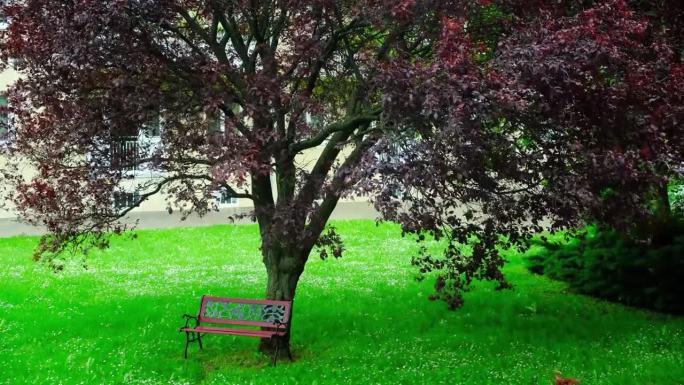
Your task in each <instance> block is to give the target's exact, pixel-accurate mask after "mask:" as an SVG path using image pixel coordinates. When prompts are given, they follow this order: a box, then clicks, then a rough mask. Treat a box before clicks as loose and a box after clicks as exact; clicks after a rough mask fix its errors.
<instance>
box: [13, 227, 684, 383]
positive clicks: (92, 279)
mask: <svg viewBox="0 0 684 385" xmlns="http://www.w3.org/2000/svg"><path fill="white" fill-rule="evenodd" d="M338 226H339V228H340V230H341V232H342V234H343V235H344V236H345V239H346V240H347V244H348V252H347V255H346V256H345V258H344V259H343V260H339V261H320V260H318V259H317V258H312V259H311V261H310V262H309V265H308V266H307V269H306V271H305V273H304V276H303V277H302V281H301V284H300V287H299V289H298V296H297V300H296V304H295V307H294V312H295V319H294V336H293V344H294V349H295V355H296V358H297V362H295V363H294V364H291V365H289V364H283V365H279V366H278V367H277V368H272V367H269V366H268V360H267V359H266V358H264V357H262V356H260V355H258V354H256V353H254V351H255V347H256V343H257V341H256V340H255V339H252V338H235V337H230V336H207V337H206V338H205V350H204V351H203V352H197V349H196V347H191V350H190V358H189V359H188V360H183V358H182V356H181V355H182V348H183V342H184V336H182V335H180V334H178V333H177V328H178V327H179V326H180V325H181V319H180V315H181V314H182V313H186V312H191V313H192V312H196V311H197V306H198V302H199V297H200V296H201V295H202V294H214V295H224V296H228V295H230V296H244V297H260V296H261V295H262V294H263V287H264V278H265V275H264V270H263V267H262V265H261V263H260V260H259V257H258V251H257V237H256V235H257V229H256V227H254V226H242V227H234V226H217V227H211V228H192V229H180V230H163V231H141V232H140V233H139V234H140V237H139V239H138V240H135V241H131V240H123V239H122V240H117V241H115V242H114V243H113V247H112V248H111V249H109V250H107V251H104V252H99V253H97V254H96V255H94V256H93V257H92V258H91V259H90V261H89V264H90V269H89V270H87V271H83V270H79V269H76V268H70V269H67V271H66V272H64V273H62V274H58V275H55V274H53V273H51V272H49V271H47V269H46V268H45V267H43V266H41V265H39V264H35V263H33V262H31V261H30V255H31V251H32V247H33V246H34V244H35V242H36V239H35V238H12V239H3V240H0V264H1V266H2V268H1V269H0V353H1V356H0V384H11V385H21V384H32V385H38V384H50V385H57V384H160V385H161V384H164V385H166V384H250V383H254V384H279V383H302V384H313V383H318V384H327V383H350V384H351V383H354V384H380V383H381V384H402V383H406V384H416V385H417V384H441V383H444V384H447V383H448V384H476V385H484V384H497V385H499V384H549V383H550V378H551V376H552V373H553V371H554V370H559V371H561V372H563V373H564V374H566V375H568V376H574V377H579V378H580V379H582V380H583V382H582V383H583V384H591V385H600V384H621V385H628V384H635V385H636V384H639V385H646V384H658V385H674V384H684V319H682V318H673V317H666V316H662V315H656V314H653V313H648V312H643V311H638V310H634V309H628V308H625V307H622V306H620V305H614V304H609V303H605V302H600V301H597V300H593V299H590V298H587V297H582V296H577V295H573V294H569V293H567V292H566V291H565V286H564V285H563V284H562V283H558V282H553V281H550V280H547V279H545V278H543V277H537V276H532V275H530V274H528V273H527V272H526V271H525V269H524V267H523V265H522V263H521V261H520V256H517V255H512V256H511V263H510V264H509V266H508V268H507V272H508V275H509V277H510V279H511V280H512V282H513V283H514V284H515V285H516V290H514V291H508V292H504V293H493V292H492V290H491V287H490V286H489V285H486V284H482V285H479V287H478V288H477V290H475V291H473V292H471V293H469V294H468V295H467V298H466V300H467V301H466V305H465V307H464V308H463V309H461V310H459V311H457V312H449V311H447V310H446V309H445V306H444V304H442V303H435V302H428V301H426V299H425V298H426V296H427V295H428V294H429V293H430V291H431V288H430V284H429V283H427V282H424V283H417V282H415V281H414V280H413V279H412V274H413V270H412V268H411V267H410V266H409V262H408V261H409V258H410V254H411V252H412V250H413V247H414V243H413V242H412V241H410V240H407V239H401V238H398V237H397V234H398V233H397V229H396V228H395V227H392V226H389V225H385V226H381V227H379V228H376V227H375V225H374V224H373V223H372V222H367V221H352V222H339V223H338Z"/></svg>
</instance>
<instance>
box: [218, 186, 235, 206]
mask: <svg viewBox="0 0 684 385" xmlns="http://www.w3.org/2000/svg"><path fill="white" fill-rule="evenodd" d="M213 195H214V197H216V202H217V203H218V205H219V206H237V204H238V199H237V198H235V197H233V196H231V195H230V193H229V192H228V190H226V189H220V190H217V191H215V192H214V194H213Z"/></svg>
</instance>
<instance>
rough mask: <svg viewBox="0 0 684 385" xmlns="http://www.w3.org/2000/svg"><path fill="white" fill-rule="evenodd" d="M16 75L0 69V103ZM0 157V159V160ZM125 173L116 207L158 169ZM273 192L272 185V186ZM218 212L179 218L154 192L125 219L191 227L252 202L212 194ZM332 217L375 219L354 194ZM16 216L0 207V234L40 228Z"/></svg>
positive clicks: (313, 154) (221, 219)
mask: <svg viewBox="0 0 684 385" xmlns="http://www.w3.org/2000/svg"><path fill="white" fill-rule="evenodd" d="M19 76H20V74H19V73H17V72H16V71H14V70H12V69H8V70H6V71H4V72H0V103H7V97H6V91H7V89H8V88H9V87H10V86H11V84H12V83H14V82H15V81H16V80H17V79H19ZM5 118H6V116H0V119H5ZM161 135H163V122H159V127H158V128H157V129H152V130H150V129H141V130H139V135H138V136H137V137H136V136H131V137H127V138H125V141H123V142H121V143H120V145H121V146H123V147H122V148H126V149H128V148H131V147H135V148H136V149H137V148H138V147H139V148H145V147H150V145H151V146H152V147H153V146H155V145H157V144H158V143H159V142H160V137H161ZM322 148H323V147H322V146H321V147H319V148H316V149H312V150H309V151H307V152H305V153H303V154H301V155H300V156H299V157H298V159H297V161H298V163H299V164H300V166H301V167H304V168H307V167H312V165H313V164H314V163H315V161H316V159H317V157H318V155H319V154H320V151H321V150H322ZM1 162H2V159H0V163H1ZM22 172H23V173H24V175H25V176H27V177H29V176H30V175H31V173H32V170H31V168H30V167H28V166H27V167H26V169H24V170H22ZM128 172H129V173H131V174H132V176H133V177H134V178H133V179H132V180H131V181H127V182H126V185H125V186H124V190H125V192H123V193H121V194H119V195H118V196H115V197H114V198H115V199H114V204H115V205H119V206H126V205H127V204H128V202H131V201H133V200H134V199H135V198H136V194H137V193H136V191H135V190H136V189H135V186H138V185H142V184H144V183H145V182H153V181H154V179H156V178H159V177H161V176H162V175H160V174H159V172H158V171H150V170H146V169H145V168H144V167H140V168H137V169H133V170H129V171H128ZM274 191H275V186H274ZM216 199H217V206H218V208H219V211H218V212H214V213H211V214H209V215H207V216H205V217H203V218H196V217H191V218H188V219H187V220H185V221H181V218H180V216H179V215H178V214H174V215H169V214H168V212H167V200H166V196H165V195H164V194H163V193H160V194H157V195H155V196H153V197H151V198H149V199H148V200H146V201H145V202H144V203H143V204H141V205H140V207H138V208H136V209H134V210H133V211H131V213H130V217H129V218H128V219H127V220H128V221H131V222H138V223H139V224H140V226H141V227H154V228H156V227H173V226H195V225H208V224H216V223H227V222H228V221H229V217H230V216H231V215H232V214H235V213H238V212H245V211H249V210H250V209H251V208H252V202H251V201H250V200H249V199H236V198H228V197H226V196H224V195H222V194H221V193H220V192H217V193H216ZM333 217H334V218H338V219H339V218H344V219H352V218H375V217H377V213H376V212H375V210H373V209H372V207H371V206H370V204H369V203H368V201H367V199H366V198H364V197H356V198H353V199H343V200H341V201H340V203H339V205H338V209H337V210H336V211H335V213H334V214H333ZM16 218H17V215H16V213H15V212H14V211H13V210H11V208H10V209H9V210H0V236H3V235H5V236H7V235H17V234H33V233H40V232H41V230H40V229H34V228H30V227H27V226H26V225H23V224H21V223H20V222H17V221H16Z"/></svg>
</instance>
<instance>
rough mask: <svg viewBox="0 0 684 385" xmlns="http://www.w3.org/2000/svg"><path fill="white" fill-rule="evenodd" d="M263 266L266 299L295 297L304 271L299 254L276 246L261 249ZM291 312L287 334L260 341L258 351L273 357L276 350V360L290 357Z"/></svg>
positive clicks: (302, 261)
mask: <svg viewBox="0 0 684 385" xmlns="http://www.w3.org/2000/svg"><path fill="white" fill-rule="evenodd" d="M263 254H264V264H265V265H266V272H267V274H268V282H267V289H266V298H267V299H273V300H278V301H292V300H293V299H294V297H295V291H296V289H297V283H298V282H299V277H300V276H301V274H302V272H303V271H304V262H305V261H306V260H305V259H302V258H301V256H300V255H299V253H297V252H293V251H288V250H283V249H281V248H279V247H277V246H270V247H269V248H268V249H266V248H265V246H264V248H263ZM292 314H293V313H292V312H291V315H290V324H289V328H288V331H287V334H286V335H285V336H283V337H280V338H273V339H266V338H263V339H261V342H260V344H259V351H261V352H262V353H264V354H268V355H269V356H273V354H274V352H275V351H276V347H277V350H278V358H286V357H287V358H289V357H291V352H290V331H291V330H292Z"/></svg>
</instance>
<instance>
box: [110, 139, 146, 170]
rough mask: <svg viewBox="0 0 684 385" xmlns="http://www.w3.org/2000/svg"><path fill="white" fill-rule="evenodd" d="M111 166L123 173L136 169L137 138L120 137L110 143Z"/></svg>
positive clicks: (138, 146)
mask: <svg viewBox="0 0 684 385" xmlns="http://www.w3.org/2000/svg"><path fill="white" fill-rule="evenodd" d="M111 154H112V166H113V167H116V168H120V169H121V170H124V171H135V170H137V169H138V165H139V164H138V163H139V160H140V144H139V143H138V137H137V136H121V137H118V138H116V139H114V140H113V141H112V145H111Z"/></svg>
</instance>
